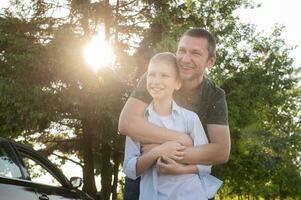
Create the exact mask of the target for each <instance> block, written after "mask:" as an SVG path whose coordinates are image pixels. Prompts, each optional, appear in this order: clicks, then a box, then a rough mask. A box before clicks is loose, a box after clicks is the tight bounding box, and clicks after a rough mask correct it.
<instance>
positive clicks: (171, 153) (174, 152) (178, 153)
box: [156, 141, 186, 160]
mask: <svg viewBox="0 0 301 200" xmlns="http://www.w3.org/2000/svg"><path fill="white" fill-rule="evenodd" d="M156 148H158V151H159V153H160V156H165V157H169V158H171V159H173V160H182V159H183V158H184V156H185V152H184V151H185V148H186V147H185V146H184V145H182V144H180V143H179V142H176V141H168V142H165V143H163V144H161V145H160V146H158V147H156Z"/></svg>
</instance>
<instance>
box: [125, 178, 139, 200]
mask: <svg viewBox="0 0 301 200" xmlns="http://www.w3.org/2000/svg"><path fill="white" fill-rule="evenodd" d="M139 191H140V177H139V178H137V179H136V180H133V179H130V178H128V177H125V185H124V194H123V200H138V199H139Z"/></svg>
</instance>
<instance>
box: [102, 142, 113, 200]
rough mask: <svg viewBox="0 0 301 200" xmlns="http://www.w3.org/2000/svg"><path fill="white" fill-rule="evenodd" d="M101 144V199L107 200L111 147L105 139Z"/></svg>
mask: <svg viewBox="0 0 301 200" xmlns="http://www.w3.org/2000/svg"><path fill="white" fill-rule="evenodd" d="M103 141H104V143H103V144H102V150H101V155H102V165H101V197H102V198H101V199H102V200H109V199H110V194H111V189H112V186H111V184H112V165H111V162H110V160H111V151H112V150H111V147H110V145H109V144H108V143H105V142H107V141H106V140H103Z"/></svg>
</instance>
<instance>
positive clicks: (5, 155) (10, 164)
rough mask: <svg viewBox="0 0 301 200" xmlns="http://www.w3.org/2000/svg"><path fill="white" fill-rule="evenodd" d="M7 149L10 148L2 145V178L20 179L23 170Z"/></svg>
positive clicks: (0, 168) (0, 149) (0, 166)
mask: <svg viewBox="0 0 301 200" xmlns="http://www.w3.org/2000/svg"><path fill="white" fill-rule="evenodd" d="M7 149H8V146H6V145H5V144H4V143H2V144H1V143H0V176H3V177H8V178H18V179H20V178H22V173H21V170H20V168H19V166H18V165H17V164H16V163H15V162H14V160H13V157H12V156H11V154H10V153H9V151H8V150H7Z"/></svg>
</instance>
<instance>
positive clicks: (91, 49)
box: [84, 31, 115, 71]
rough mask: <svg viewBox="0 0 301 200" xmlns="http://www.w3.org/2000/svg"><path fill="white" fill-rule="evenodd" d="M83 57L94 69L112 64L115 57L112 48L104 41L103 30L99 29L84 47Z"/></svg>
mask: <svg viewBox="0 0 301 200" xmlns="http://www.w3.org/2000/svg"><path fill="white" fill-rule="evenodd" d="M84 58H85V60H86V62H87V64H88V65H89V66H91V67H92V68H93V70H95V71H98V70H100V69H101V68H104V67H109V66H111V65H112V64H113V62H114V59H115V55H114V52H113V48H112V46H111V45H110V44H109V43H108V42H107V41H105V37H104V32H103V31H99V33H98V34H97V35H96V36H94V37H93V38H92V39H91V41H90V42H89V43H88V44H87V45H86V46H85V47H84Z"/></svg>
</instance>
